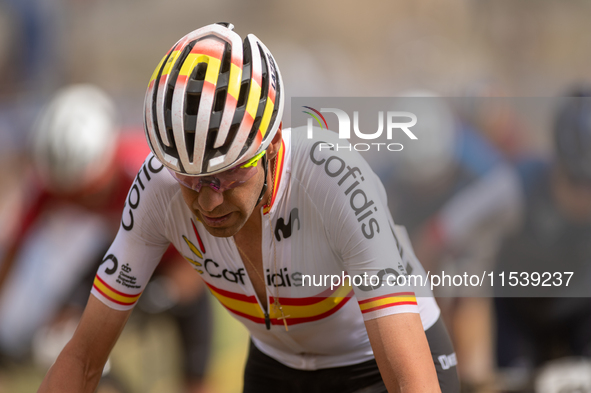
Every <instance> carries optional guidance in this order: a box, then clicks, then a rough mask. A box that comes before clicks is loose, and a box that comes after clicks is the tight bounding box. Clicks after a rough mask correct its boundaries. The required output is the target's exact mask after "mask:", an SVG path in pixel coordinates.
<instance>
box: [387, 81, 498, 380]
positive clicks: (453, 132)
mask: <svg viewBox="0 0 591 393" xmlns="http://www.w3.org/2000/svg"><path fill="white" fill-rule="evenodd" d="M404 96H405V98H399V99H397V106H396V108H397V109H399V108H402V109H404V110H409V111H410V112H412V113H414V114H415V115H416V116H417V119H418V122H417V124H416V126H413V132H415V133H416V135H417V137H418V140H417V141H412V142H409V143H407V144H405V146H404V150H403V151H401V152H398V153H397V154H396V156H394V157H395V160H394V161H393V162H392V166H391V169H390V172H389V173H388V175H387V177H384V176H383V180H384V184H385V186H386V190H387V192H388V200H389V204H390V209H391V211H392V215H393V217H394V220H395V221H396V223H397V224H399V225H404V226H405V227H406V228H407V230H408V231H409V234H410V236H411V239H412V240H413V245H414V248H415V253H416V254H417V257H418V258H419V260H420V261H421V262H422V263H423V265H424V266H425V269H426V270H431V271H432V272H434V273H435V271H438V270H442V269H443V270H445V271H446V272H453V271H477V270H478V269H482V268H483V267H484V266H487V265H490V263H491V262H490V257H491V256H490V254H491V251H490V250H491V247H490V246H489V245H488V243H489V242H490V234H489V233H487V232H486V231H481V232H477V231H474V232H473V233H472V234H471V235H472V236H471V239H472V241H471V242H470V243H469V245H466V247H464V248H462V249H461V250H457V252H455V253H443V252H441V250H440V248H439V246H438V242H439V238H438V236H439V234H438V230H437V227H436V226H435V225H433V222H435V221H436V218H437V217H438V214H439V213H440V211H441V209H442V208H443V207H444V206H445V205H446V203H449V201H450V200H452V199H453V198H454V197H455V195H456V194H458V193H461V192H462V191H463V190H464V189H466V188H468V187H470V186H471V185H473V184H476V183H478V182H479V181H480V179H481V178H482V177H483V176H486V175H488V173H489V172H491V171H494V168H495V167H496V166H497V165H499V164H500V163H501V162H502V158H501V156H500V154H499V153H497V151H496V149H495V148H494V147H492V146H491V145H490V144H489V143H488V142H487V141H486V140H485V139H483V138H482V136H480V134H478V133H477V132H475V131H474V130H473V129H472V128H471V127H469V126H467V125H465V124H463V123H462V122H461V120H460V119H459V118H458V117H457V116H456V114H455V113H454V112H453V110H452V107H451V105H450V102H448V100H446V99H444V98H441V97H438V96H437V95H436V94H434V93H432V92H428V91H411V92H407V93H406V94H404ZM383 172H385V171H383ZM378 173H379V170H378ZM436 295H437V292H436ZM439 295H440V296H442V295H443V296H445V297H444V298H439V299H438V302H439V304H440V306H441V308H442V315H443V317H444V318H445V320H446V325H447V326H448V327H449V328H450V330H451V333H452V338H453V340H454V345H455V347H456V353H457V355H458V369H459V372H460V378H461V380H462V382H463V383H464V385H475V384H478V383H484V380H485V379H486V378H487V377H488V376H489V375H490V372H491V365H490V362H489V360H488V359H489V358H490V337H489V336H488V335H487V333H486V332H487V331H488V326H489V324H490V317H489V312H488V310H489V308H490V306H489V305H488V302H487V301H486V300H483V299H479V298H474V299H471V298H450V297H449V296H450V294H449V293H441V292H440V293H439ZM453 295H455V296H457V294H453ZM460 296H468V295H467V294H460ZM466 321H470V322H469V323H466Z"/></svg>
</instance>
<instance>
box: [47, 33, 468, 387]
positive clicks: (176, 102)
mask: <svg viewBox="0 0 591 393" xmlns="http://www.w3.org/2000/svg"><path fill="white" fill-rule="evenodd" d="M284 96H285V92H284V86H283V82H282V79H281V74H280V72H279V69H278V67H277V64H276V62H275V60H274V58H273V56H272V55H271V53H270V52H269V50H268V49H267V48H266V46H265V45H264V44H263V43H262V42H261V41H260V40H259V39H258V38H257V37H255V36H254V35H248V36H247V37H246V39H245V40H244V42H243V41H242V39H241V38H240V36H239V35H238V34H236V33H235V32H234V31H233V26H232V25H231V24H225V23H222V24H213V25H209V26H205V27H203V28H200V29H197V30H195V31H193V32H191V33H189V34H188V35H186V36H185V37H183V38H181V40H179V41H178V42H177V43H176V44H175V45H174V46H173V48H172V49H171V50H170V51H169V52H168V53H167V54H166V55H165V57H164V58H163V59H162V61H161V62H160V64H159V65H158V66H157V68H156V70H155V71H154V73H153V75H152V77H151V79H150V82H149V85H148V90H147V93H146V100H145V111H144V112H145V127H146V134H147V138H148V141H149V143H150V147H151V149H152V152H153V154H152V155H149V156H148V157H147V159H146V161H145V163H144V165H143V166H142V168H141V170H140V172H139V173H138V176H137V177H136V181H135V183H134V185H133V186H132V187H131V190H130V192H129V194H128V198H127V204H126V207H125V209H124V211H123V217H122V221H121V228H120V230H119V233H118V235H117V237H116V239H115V241H114V243H113V244H112V246H111V248H110V249H109V251H108V252H107V256H106V257H105V260H104V261H105V262H104V263H103V264H102V265H101V266H100V268H99V270H98V273H97V276H96V279H95V282H94V287H93V290H92V296H91V297H90V300H89V302H88V305H87V308H86V310H85V313H84V316H83V318H82V320H81V322H80V325H79V327H78V329H77V331H76V333H75V335H74V337H73V339H72V340H71V341H70V342H69V343H68V345H67V346H66V348H65V349H64V351H63V352H62V353H61V355H60V356H59V358H58V360H57V361H56V363H55V364H54V366H53V367H52V369H51V370H50V371H49V372H48V375H47V376H46V379H45V380H44V382H43V384H42V386H41V388H40V391H41V392H48V391H60V392H66V391H76V392H81V391H88V392H91V391H92V390H93V388H94V385H95V384H96V381H97V379H98V378H99V377H100V370H101V369H102V365H103V363H104V362H105V360H106V358H107V356H108V354H109V351H110V350H111V348H112V347H113V345H114V343H115V341H116V340H117V337H118V335H119V333H120V331H121V329H122V328H123V326H124V324H125V321H126V320H127V318H128V317H129V314H130V313H131V310H132V308H133V306H134V304H135V303H136V302H137V300H138V298H139V296H140V295H141V293H142V291H143V289H144V286H145V284H146V282H147V280H148V279H149V277H150V275H151V274H152V271H153V269H154V268H155V267H156V265H157V264H158V261H159V259H160V256H161V255H162V253H163V252H164V250H165V249H166V247H168V245H169V244H170V243H172V244H173V245H174V246H175V247H176V248H177V250H178V251H179V252H180V253H181V254H182V255H183V256H185V258H186V259H187V260H188V261H189V262H190V263H191V264H192V265H193V267H194V268H195V270H196V271H197V273H198V274H199V275H201V277H202V278H203V279H204V280H205V282H206V284H207V286H208V287H209V289H210V291H211V292H212V294H213V295H214V296H215V297H216V298H217V299H218V300H219V301H220V302H221V303H222V305H223V306H224V307H225V308H227V309H228V311H229V312H230V313H231V314H232V315H233V316H234V317H235V318H236V319H238V320H239V321H240V322H242V323H243V324H244V325H245V326H246V327H247V328H248V329H249V331H250V334H251V345H250V352H249V356H248V360H247V364H246V369H245V375H244V391H245V392H299V391H310V392H312V391H318V392H320V391H322V392H326V391H339V392H361V391H364V392H370V391H371V392H374V391H375V392H385V391H386V389H387V390H388V391H390V392H394V391H412V392H431V391H433V392H435V391H440V390H443V391H445V392H448V391H458V389H459V388H458V386H459V382H458V380H457V373H456V367H455V354H454V351H453V348H452V346H451V342H450V340H449V338H448V336H447V332H446V331H445V327H444V325H443V323H442V322H441V320H440V318H439V309H438V307H437V304H436V302H435V300H434V299H433V298H432V296H428V295H429V294H430V293H428V292H424V295H425V296H420V295H421V294H423V293H422V292H419V289H420V288H418V287H417V291H416V293H415V292H414V288H412V287H409V286H408V285H406V284H405V283H398V282H395V280H393V278H399V277H403V278H406V277H407V276H408V275H409V274H410V273H413V274H414V275H417V276H420V277H424V276H425V272H424V270H423V269H422V267H421V265H420V263H419V262H418V261H417V260H416V258H415V257H414V254H413V252H412V248H411V246H410V242H409V241H408V236H407V234H406V232H405V231H404V229H403V228H401V227H397V226H395V225H394V224H393V222H392V220H391V217H390V215H389V212H388V208H387V202H386V198H385V192H384V189H383V187H382V186H381V183H380V182H379V180H378V179H377V177H376V176H375V175H374V174H373V172H372V171H371V169H370V168H369V166H368V165H367V163H366V162H365V161H364V160H363V159H362V158H361V157H360V156H359V155H358V154H357V153H356V152H354V151H350V152H348V151H340V152H339V151H335V150H334V149H333V150H331V149H330V143H335V142H336V141H337V138H336V136H337V135H336V134H334V133H331V132H321V131H320V130H316V131H317V134H316V139H306V138H305V137H304V136H305V135H306V133H305V132H303V131H302V130H294V131H290V130H282V128H281V118H282V112H283V100H284ZM318 137H320V139H318ZM323 146H324V147H325V148H324V149H323V148H322V147H323ZM364 275H365V277H368V276H373V277H374V278H377V282H376V281H375V280H372V279H370V280H369V282H368V281H367V280H365V281H363V280H358V279H360V278H362V277H363V276H364ZM336 276H341V277H342V278H343V280H342V282H339V283H335V285H332V283H331V282H327V281H326V280H327V277H330V279H331V280H332V282H334V277H336ZM346 277H349V280H348V281H347V278H346ZM351 277H352V278H353V279H351ZM323 278H324V281H322V279H323ZM319 280H320V281H321V282H318V281H319ZM386 283H388V285H385V284H386ZM390 284H391V285H390ZM195 334H199V332H195Z"/></svg>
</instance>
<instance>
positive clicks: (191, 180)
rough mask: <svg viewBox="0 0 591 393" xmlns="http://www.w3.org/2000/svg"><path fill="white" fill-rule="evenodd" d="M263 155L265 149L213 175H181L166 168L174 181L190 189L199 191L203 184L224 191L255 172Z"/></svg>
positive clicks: (241, 182)
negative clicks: (242, 162) (241, 162)
mask: <svg viewBox="0 0 591 393" xmlns="http://www.w3.org/2000/svg"><path fill="white" fill-rule="evenodd" d="M264 155H265V151H262V152H260V153H259V154H257V155H256V156H254V157H253V158H251V159H250V160H248V161H246V162H245V163H244V164H240V165H236V166H235V167H233V168H230V169H228V170H225V171H223V172H220V173H216V174H215V175H209V176H189V175H182V174H180V173H178V172H175V171H173V170H171V169H168V171H169V172H170V174H171V175H172V176H173V177H174V178H175V179H176V181H178V182H179V183H180V184H182V185H183V186H185V187H187V188H190V189H191V190H194V191H197V192H199V191H201V188H202V187H203V186H207V187H209V188H211V189H212V190H214V191H215V192H224V191H226V190H230V189H232V188H236V187H238V186H239V185H241V184H243V183H245V182H247V181H248V180H250V179H251V178H252V177H253V176H254V175H255V174H256V173H257V165H258V163H259V161H260V160H261V158H263V157H264Z"/></svg>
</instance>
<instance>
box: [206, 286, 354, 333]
mask: <svg viewBox="0 0 591 393" xmlns="http://www.w3.org/2000/svg"><path fill="white" fill-rule="evenodd" d="M206 284H207V286H208V287H209V289H210V291H211V293H212V294H213V295H214V296H215V297H216V298H217V299H218V300H219V301H220V303H221V304H222V305H223V306H224V307H225V308H226V309H228V311H230V312H231V313H233V314H235V315H238V316H240V317H243V318H246V319H249V320H251V321H253V322H255V323H260V324H264V323H265V315H264V313H263V310H262V309H261V307H260V306H259V304H258V302H257V299H256V297H255V296H246V295H243V294H239V293H234V292H230V291H226V290H224V289H220V288H217V287H214V286H213V285H211V284H209V283H206ZM351 297H353V289H352V288H351V287H349V286H342V287H339V288H336V289H335V290H334V291H330V290H328V291H325V292H322V293H320V294H318V295H316V296H314V297H305V298H286V297H280V298H278V299H279V303H280V304H281V306H282V308H283V313H284V314H285V316H286V317H287V324H288V325H296V324H299V323H305V322H313V321H318V320H321V319H323V318H326V317H328V316H330V315H332V314H334V313H335V312H337V311H338V310H340V309H341V308H342V307H343V306H344V305H345V304H346V303H347V302H348V301H349V299H351ZM274 301H275V298H274V297H273V296H270V297H269V299H268V304H269V305H270V313H269V317H270V319H271V323H272V324H273V325H283V320H281V319H278V318H279V317H281V313H280V312H279V310H276V309H275V307H273V303H274Z"/></svg>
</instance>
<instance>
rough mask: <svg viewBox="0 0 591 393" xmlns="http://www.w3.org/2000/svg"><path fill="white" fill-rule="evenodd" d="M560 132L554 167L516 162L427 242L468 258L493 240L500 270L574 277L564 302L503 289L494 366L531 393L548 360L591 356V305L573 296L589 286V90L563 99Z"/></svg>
mask: <svg viewBox="0 0 591 393" xmlns="http://www.w3.org/2000/svg"><path fill="white" fill-rule="evenodd" d="M552 128H553V130H552V131H553V142H554V157H553V159H552V160H549V159H540V158H537V157H536V158H534V157H527V156H524V157H521V158H520V159H519V160H516V162H515V165H511V166H510V165H505V164H501V165H498V166H497V167H496V168H494V169H493V170H492V171H490V172H489V173H488V174H487V175H485V176H484V177H483V178H481V179H479V180H478V181H477V182H475V183H473V184H471V185H469V186H468V187H466V188H464V189H463V190H462V191H461V192H459V193H458V194H456V195H455V196H454V197H453V198H451V200H449V201H448V202H447V203H446V204H445V205H444V206H443V207H442V208H441V209H440V211H438V213H437V214H436V215H435V216H434V218H433V219H432V221H431V222H430V224H429V225H430V230H428V231H425V232H424V234H425V237H424V238H423V239H421V240H420V241H419V244H429V245H430V247H431V249H432V251H431V253H432V254H434V255H441V254H443V253H445V252H453V253H458V252H459V251H460V252H461V251H462V250H465V249H466V248H468V247H469V246H470V244H473V243H474V238H475V237H476V236H482V234H483V233H484V234H486V233H488V234H491V235H492V236H491V238H493V240H494V241H495V242H496V243H497V244H498V246H497V247H496V248H495V251H496V252H495V254H496V255H495V258H494V259H495V260H496V261H497V262H496V266H495V267H496V269H497V270H498V271H499V272H504V271H506V272H520V273H522V272H524V274H525V273H531V272H540V274H541V273H543V272H556V271H557V270H560V271H573V272H575V273H574V275H573V279H572V281H571V283H570V286H569V288H567V287H566V286H565V287H564V292H562V293H563V294H564V295H565V297H560V298H558V297H549V296H548V294H547V293H542V292H541V291H538V289H537V288H536V287H534V286H533V285H532V286H530V287H526V288H524V292H523V294H525V295H527V296H522V297H509V296H516V293H515V292H512V293H510V292H505V291H506V290H507V289H500V287H499V286H495V288H494V289H495V292H494V294H495V296H496V297H495V299H494V306H495V313H496V315H495V328H496V362H497V366H498V368H499V371H500V373H499V374H500V377H501V378H499V380H500V384H504V385H506V386H504V388H506V389H510V390H512V391H520V390H522V389H523V390H526V391H528V390H527V389H529V387H528V386H527V385H528V383H531V377H532V375H533V374H532V372H533V371H534V370H535V369H536V368H538V367H540V366H542V365H543V364H545V363H546V362H550V361H553V360H555V359H557V358H561V357H565V356H578V357H583V358H589V357H591V334H590V332H591V329H590V327H591V313H589V310H590V307H591V302H590V301H589V298H588V297H578V298H576V297H567V296H574V295H576V292H567V291H570V290H571V289H572V288H575V289H579V288H584V287H585V279H586V277H588V276H589V269H588V268H587V266H588V260H589V258H591V249H590V248H589V247H588V244H589V241H588V239H589V236H590V235H591V137H590V136H591V94H590V91H589V89H588V88H586V87H578V88H576V89H573V90H571V91H570V92H568V94H567V97H564V98H562V99H561V101H560V105H559V106H558V110H557V112H556V113H555V114H554V124H553V127H552ZM558 266H559V267H560V268H559V269H558ZM492 268H493V267H492V266H491V267H489V269H492ZM508 287H509V286H508ZM540 288H542V287H541V286H540ZM542 289H543V288H542ZM533 295H535V296H540V297H532V296H533ZM516 376H517V377H516ZM497 382H499V381H497Z"/></svg>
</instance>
